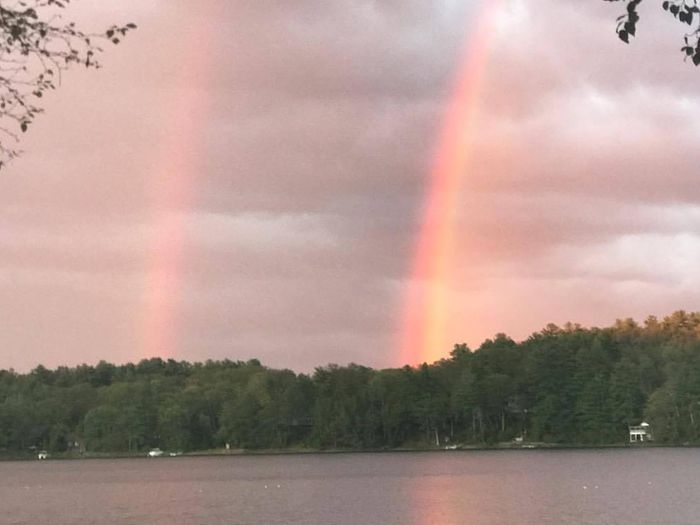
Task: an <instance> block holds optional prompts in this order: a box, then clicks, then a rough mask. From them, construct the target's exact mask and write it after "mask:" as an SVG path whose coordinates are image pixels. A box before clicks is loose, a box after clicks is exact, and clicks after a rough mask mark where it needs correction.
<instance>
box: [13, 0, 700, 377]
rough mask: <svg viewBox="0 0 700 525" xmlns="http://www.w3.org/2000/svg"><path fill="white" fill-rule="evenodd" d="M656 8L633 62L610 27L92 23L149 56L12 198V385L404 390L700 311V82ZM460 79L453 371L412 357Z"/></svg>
mask: <svg viewBox="0 0 700 525" xmlns="http://www.w3.org/2000/svg"><path fill="white" fill-rule="evenodd" d="M657 3H658V2H657ZM642 6H643V8H642V10H641V12H640V14H641V22H640V24H639V27H638V35H637V37H636V38H635V39H633V41H632V43H631V44H630V45H629V46H626V45H624V44H623V43H621V42H620V41H619V40H618V39H617V37H616V35H615V33H614V27H615V18H616V17H617V16H618V15H619V14H621V6H620V5H617V4H616V3H610V2H602V1H596V0H585V1H584V0H576V1H569V2H561V0H500V1H499V2H494V1H489V2H488V3H487V2H484V1H481V0H473V1H468V0H465V1H462V2H459V1H456V0H436V1H434V2H425V1H423V0H401V1H394V0H381V1H379V0H374V1H372V0H354V1H336V2H327V1H321V0H269V1H264V2H261V1H245V0H197V2H194V1H192V0H167V1H166V0H101V1H100V2H87V1H82V2H80V1H78V2H75V3H74V5H73V6H71V8H70V9H68V10H67V11H66V14H65V16H66V18H70V19H74V20H76V21H78V22H79V24H81V25H82V26H83V27H86V28H89V29H95V30H98V29H101V28H103V27H107V26H108V25H110V24H112V23H121V22H124V23H126V22H135V23H136V24H138V26H139V29H138V30H137V31H135V32H133V33H132V34H130V35H129V36H128V37H127V38H126V39H125V41H124V42H123V43H122V44H120V45H119V46H116V47H111V46H110V47H109V48H107V49H106V52H105V53H104V55H103V57H102V62H103V65H104V68H103V69H101V70H99V71H97V72H96V71H82V70H74V71H71V72H69V73H68V74H67V75H65V77H64V79H63V84H62V85H61V87H60V89H59V90H57V91H56V92H55V93H53V94H51V95H50V96H49V97H47V98H46V99H45V108H46V113H45V114H44V115H42V116H40V117H39V118H38V119H37V121H36V123H35V124H34V125H33V126H32V128H31V129H30V131H29V132H28V133H27V134H26V136H24V137H22V144H21V147H22V149H23V150H24V152H25V153H24V154H23V156H22V157H21V158H20V159H18V160H16V161H15V162H14V163H13V164H12V165H11V166H10V167H9V168H7V169H4V170H3V171H2V172H0V312H1V313H2V315H0V368H11V367H12V368H15V369H17V370H21V371H24V370H28V369H31V368H33V367H34V366H36V365H37V364H39V363H41V364H44V365H45V366H50V367H55V366H58V365H75V364H79V363H84V362H85V363H96V362H97V361H99V360H101V359H105V360H108V361H111V362H116V363H123V362H127V361H135V360H139V359H142V358H145V357H152V356H160V357H163V358H174V359H187V360H191V361H194V360H197V361H199V360H205V359H224V358H228V359H233V360H237V359H244V360H245V359H250V358H253V357H255V358H259V359H260V360H261V361H263V363H265V364H268V365H270V366H274V367H289V368H292V369H294V370H297V371H310V370H313V368H314V367H316V366H320V365H324V364H327V363H329V362H335V363H341V364H344V363H348V362H357V363H362V364H365V365H368V366H373V367H387V366H400V365H403V364H404V362H406V360H411V359H414V360H415V359H420V358H422V357H425V358H428V357H430V358H437V357H439V356H441V355H447V353H448V352H449V351H450V347H451V345H452V343H458V342H466V343H468V344H469V345H470V346H471V347H472V348H475V347H478V345H479V344H480V343H481V342H482V341H483V340H484V339H486V338H488V337H492V336H493V335H494V334H496V333H498V332H505V333H507V334H508V335H510V336H511V337H513V338H515V339H516V340H521V339H523V338H526V337H527V336H528V335H529V334H530V333H532V332H534V331H537V330H540V329H541V328H542V327H544V326H545V325H546V324H548V323H550V322H551V323H557V324H560V325H561V324H564V323H566V322H567V321H571V322H578V323H581V324H583V325H585V326H592V325H610V324H612V323H613V322H614V320H615V319H617V318H627V317H634V318H636V319H638V320H643V319H644V318H645V317H646V316H648V315H657V316H663V315H667V314H670V313H671V312H672V311H674V310H678V309H685V310H698V309H700V294H698V292H700V264H698V261H700V184H698V168H697V166H698V165H700V149H699V148H698V147H697V145H698V141H699V140H700V118H698V117H699V116H700V95H698V91H697V85H698V82H699V81H700V77H699V76H698V75H700V70H697V69H695V68H694V67H693V66H692V65H690V64H688V63H684V62H683V59H682V55H681V53H680V52H679V48H680V46H681V45H682V33H683V27H682V26H681V25H679V24H678V23H677V22H675V21H674V20H673V19H672V18H671V17H670V16H668V15H667V14H665V13H663V12H662V11H661V8H660V6H658V5H656V3H655V2H645V3H644V4H642ZM487 15H488V17H490V18H489V23H488V25H486V26H485V25H484V23H485V22H484V19H485V17H486V16H487ZM484 27H486V29H487V30H486V34H487V36H486V37H485V38H483V39H481V40H478V41H477V40H476V39H475V38H474V35H476V34H479V31H480V29H479V28H481V31H482V33H483V31H484ZM472 47H478V49H479V50H478V56H475V55H476V54H477V52H476V51H474V52H472V51H473V50H472ZM470 60H471V61H472V63H471V66H470V67H471V69H470V68H469V67H465V64H466V66H469V64H470V62H469V61H470ZM475 64H478V67H477V66H476V65H475ZM465 71H468V72H469V74H470V75H478V77H479V81H478V83H477V82H476V81H474V84H473V86H472V87H473V89H472V90H471V91H470V95H469V98H468V106H469V107H468V110H469V133H468V134H467V135H465V140H464V141H463V143H464V148H465V151H466V152H468V155H467V157H468V159H467V160H465V162H464V163H463V164H461V165H460V166H461V167H460V174H459V180H458V184H456V186H454V188H453V189H452V190H451V193H450V195H451V202H452V203H453V205H454V208H453V209H451V212H450V219H449V225H448V226H449V233H450V235H451V238H452V244H451V245H452V249H451V251H450V254H451V255H450V260H449V266H450V272H449V275H450V278H449V281H447V282H446V283H443V284H444V285H445V288H446V292H445V294H444V296H443V297H442V299H441V301H442V304H441V307H442V309H443V310H444V321H445V322H444V327H443V328H444V334H443V336H442V339H443V340H444V342H445V344H444V348H439V349H432V350H431V352H432V353H431V354H430V355H429V356H428V355H427V354H426V355H412V356H409V357H407V356H406V354H405V353H402V352H401V349H400V346H401V338H402V336H405V335H406V333H409V328H407V323H413V322H416V323H420V322H421V321H420V319H421V318H424V317H425V316H426V315H427V313H426V312H428V311H429V310H430V309H431V308H434V307H435V305H432V306H431V305H430V304H421V303H420V301H419V300H418V301H417V300H415V298H414V299H411V290H412V289H414V288H415V287H416V286H420V283H419V282H418V279H419V276H417V274H416V261H417V260H419V258H420V257H421V256H423V257H426V256H428V257H429V256H430V248H429V244H425V243H421V242H420V239H421V235H422V233H421V232H422V231H424V230H423V229H422V228H423V227H424V224H423V220H424V219H425V210H426V206H427V205H426V203H427V202H428V201H429V196H430V194H431V191H432V190H431V188H433V187H434V185H433V184H432V182H434V181H431V177H433V175H432V167H434V166H435V163H436V156H439V155H440V151H441V149H440V140H441V138H440V137H441V136H443V137H444V131H445V129H446V122H447V121H448V117H449V112H450V108H451V107H452V106H451V105H450V103H451V101H454V98H455V89H456V87H455V86H457V85H458V83H459V81H460V79H461V80H464V78H462V77H463V76H464V75H465V74H466V73H465ZM460 75H462V77H460ZM426 247H427V248H426ZM420 250H423V252H424V253H422V254H421V253H420ZM426 252H427V255H426Z"/></svg>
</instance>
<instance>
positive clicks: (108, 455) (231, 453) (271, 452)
mask: <svg viewBox="0 0 700 525" xmlns="http://www.w3.org/2000/svg"><path fill="white" fill-rule="evenodd" d="M696 447H700V444H696V443H686V444H658V443H646V444H644V445H633V444H629V443H610V444H604V445H580V444H571V443H566V444H565V443H526V444H524V445H512V444H509V443H499V444H494V445H483V444H482V445H459V446H457V447H456V448H445V447H442V448H438V447H397V448H381V449H379V448H377V449H354V448H339V449H314V448H284V449H229V450H227V449H224V448H220V449H219V448H217V449H210V450H197V451H190V452H172V453H171V452H169V451H166V452H165V453H164V454H163V455H162V456H160V457H149V456H148V452H147V451H142V452H84V453H82V454H80V453H66V452H57V453H49V454H48V458H47V459H46V460H49V461H55V460H81V459H136V458H143V459H150V460H163V459H177V458H183V457H184V458H187V457H189V458H191V457H245V456H282V455H328V454H378V453H416V452H433V453H445V454H447V453H455V452H480V451H481V452H492V451H526V450H602V449H634V450H639V449H647V448H696ZM0 461H38V458H37V454H34V453H26V454H3V453H2V452H0Z"/></svg>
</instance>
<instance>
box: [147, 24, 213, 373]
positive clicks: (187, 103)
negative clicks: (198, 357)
mask: <svg viewBox="0 0 700 525" xmlns="http://www.w3.org/2000/svg"><path fill="white" fill-rule="evenodd" d="M211 34H212V31H211V28H210V27H209V24H208V23H207V16H206V13H202V14H201V15H200V17H199V18H198V19H197V20H193V21H192V23H191V24H190V33H189V35H186V36H185V37H183V38H182V39H181V41H180V42H181V49H179V50H172V53H173V54H174V55H175V56H179V57H181V69H180V70H179V71H178V75H177V78H175V79H172V80H173V81H172V83H171V89H172V91H171V93H172V96H171V97H169V98H166V99H165V100H163V102H162V109H161V112H162V114H163V122H164V128H163V133H164V135H163V137H164V138H163V141H162V143H161V144H160V145H157V147H156V161H155V166H154V168H153V177H152V179H151V182H152V183H153V188H152V192H153V193H152V205H151V207H152V221H151V227H152V236H151V247H150V250H149V252H148V255H147V261H146V274H145V283H144V289H143V296H142V303H143V306H142V308H143V309H142V312H143V316H142V318H141V330H140V332H141V336H140V339H141V341H140V345H139V346H140V348H139V349H138V350H137V353H138V355H136V356H134V357H135V358H136V359H141V358H147V357H156V356H158V357H174V356H175V355H176V354H177V339H178V337H177V326H178V324H179V323H178V317H179V310H180V307H181V295H182V293H181V288H182V281H183V279H182V274H183V271H184V268H185V262H186V261H185V246H186V241H187V239H186V224H185V217H186V214H187V211H188V210H189V209H190V208H191V206H192V200H193V198H194V182H195V177H196V172H197V164H198V161H199V156H200V150H201V137H202V136H203V132H204V129H205V125H204V124H205V120H206V118H207V110H208V108H209V101H208V100H207V97H205V96H203V95H204V93H205V92H206V91H205V87H206V84H205V83H206V81H207V76H209V72H210V71H211V68H210V64H209V62H208V61H207V60H206V57H211V53H210V50H206V49H203V47H204V46H207V47H212V46H213V44H212V43H211V40H212V37H211V36H210V35H211ZM208 44H209V45H208ZM197 86H199V87H200V89H199V90H197V89H196V88H197Z"/></svg>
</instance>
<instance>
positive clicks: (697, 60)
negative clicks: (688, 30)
mask: <svg viewBox="0 0 700 525" xmlns="http://www.w3.org/2000/svg"><path fill="white" fill-rule="evenodd" d="M693 64H695V65H696V66H700V53H695V54H694V55H693Z"/></svg>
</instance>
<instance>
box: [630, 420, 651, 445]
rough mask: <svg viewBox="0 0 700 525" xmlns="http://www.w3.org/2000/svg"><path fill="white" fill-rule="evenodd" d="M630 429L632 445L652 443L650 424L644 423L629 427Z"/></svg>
mask: <svg viewBox="0 0 700 525" xmlns="http://www.w3.org/2000/svg"><path fill="white" fill-rule="evenodd" d="M629 429H630V443H644V442H645V441H651V429H650V428H649V423H646V422H642V423H641V424H640V425H638V426H632V427H629Z"/></svg>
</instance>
